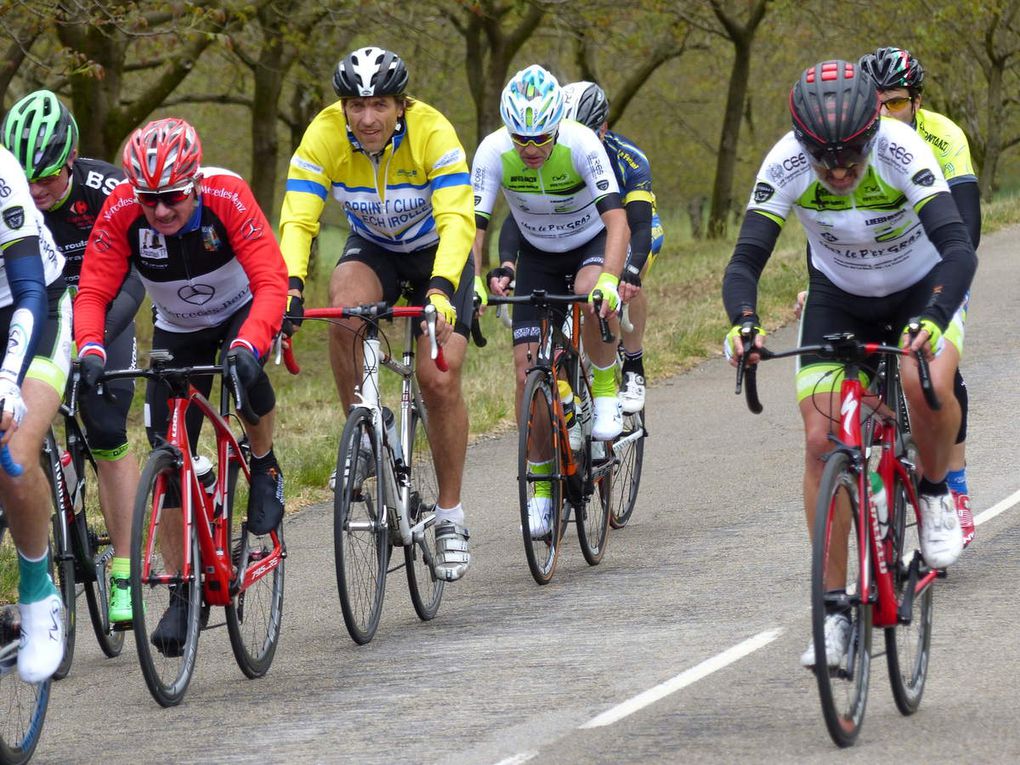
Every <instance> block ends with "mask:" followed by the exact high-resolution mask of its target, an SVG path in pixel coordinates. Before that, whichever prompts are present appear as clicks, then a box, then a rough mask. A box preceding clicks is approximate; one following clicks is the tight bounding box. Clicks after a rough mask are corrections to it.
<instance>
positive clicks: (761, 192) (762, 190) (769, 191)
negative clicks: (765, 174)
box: [754, 181, 776, 204]
mask: <svg viewBox="0 0 1020 765" xmlns="http://www.w3.org/2000/svg"><path fill="white" fill-rule="evenodd" d="M775 193H776V190H775V188H774V187H772V186H770V185H769V184H767V183H765V182H764V181H759V182H758V183H757V184H756V185H755V187H754V201H755V202H757V203H758V204H761V203H762V202H767V201H768V200H770V199H771V198H772V195H773V194H775Z"/></svg>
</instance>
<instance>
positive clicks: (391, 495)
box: [304, 302, 446, 645]
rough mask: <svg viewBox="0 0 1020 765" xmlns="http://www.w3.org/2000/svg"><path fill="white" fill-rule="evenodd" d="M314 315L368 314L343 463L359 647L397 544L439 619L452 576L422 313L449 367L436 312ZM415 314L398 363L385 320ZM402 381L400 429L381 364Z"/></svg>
mask: <svg viewBox="0 0 1020 765" xmlns="http://www.w3.org/2000/svg"><path fill="white" fill-rule="evenodd" d="M304 318H305V319H326V320H330V321H333V322H335V321H336V320H338V319H361V320H362V323H361V326H360V328H359V330H358V331H357V333H358V337H359V339H360V341H361V351H362V369H363V376H362V381H361V385H360V386H359V387H358V389H357V391H356V395H357V403H355V404H354V405H353V406H352V407H351V410H350V411H349V412H348V413H347V424H346V425H345V426H344V429H343V433H342V435H341V436H340V447H339V450H338V453H337V461H336V475H337V481H336V488H335V492H334V501H333V544H334V552H335V562H336V582H337V590H338V591H339V594H340V608H341V611H342V612H343V618H344V624H345V625H346V627H347V631H348V632H349V633H350V636H351V638H352V639H353V640H354V641H355V642H356V643H358V644H360V645H364V644H365V643H368V642H369V641H370V640H371V639H372V638H373V637H374V636H375V633H376V630H377V629H378V627H379V618H380V616H381V615H382V606H383V599H384V597H385V594H386V575H387V574H388V573H389V572H390V571H391V570H392V571H395V570H397V569H398V568H400V566H399V565H398V566H395V567H394V568H393V569H390V568H389V563H390V557H391V555H392V551H393V548H394V547H402V548H403V550H404V562H403V567H404V569H405V572H406V574H407V584H408V588H409V589H410V592H411V603H412V604H413V605H414V610H415V613H417V614H418V617H419V618H420V619H421V620H422V621H428V620H430V619H432V618H434V617H435V615H436V613H438V611H439V604H440V602H441V601H442V598H443V589H444V584H445V583H444V581H443V580H442V579H439V578H437V577H436V574H435V561H436V530H435V525H436V513H435V506H436V501H437V500H438V498H439V482H438V479H437V478H436V469H435V464H434V461H433V457H432V445H431V443H430V441H429V434H428V417H429V415H428V411H427V410H426V408H425V403H424V401H423V400H422V396H421V391H420V390H419V388H418V381H417V379H416V378H415V374H414V369H415V366H414V365H415V360H414V356H415V338H414V326H413V321H412V320H414V319H421V318H424V319H425V322H426V325H427V333H428V336H429V339H430V341H431V354H430V355H431V358H432V359H433V360H434V361H435V363H436V366H437V367H438V368H439V369H440V370H442V371H446V361H445V359H444V358H443V356H442V349H440V348H439V346H438V344H437V343H436V340H435V326H436V325H435V322H436V313H435V308H434V307H433V306H431V305H429V306H396V305H389V304H387V303H385V302H379V303H365V304H362V305H358V306H350V307H335V308H314V309H307V310H305V312H304ZM393 318H407V319H408V321H407V322H406V327H405V328H404V346H403V353H402V355H401V359H400V360H397V359H395V358H393V356H392V355H391V354H390V352H389V349H388V348H387V349H386V350H385V351H384V349H383V345H384V341H385V336H384V335H382V333H381V332H380V328H379V322H380V321H381V320H383V319H393ZM381 368H385V369H388V370H390V371H391V372H394V373H395V374H396V375H398V376H399V378H400V411H399V418H400V419H399V425H398V420H397V419H396V417H395V415H394V413H393V412H391V411H390V410H389V409H387V408H386V407H384V406H383V404H382V400H381V398H380V391H381V388H380V374H379V373H380V369H381Z"/></svg>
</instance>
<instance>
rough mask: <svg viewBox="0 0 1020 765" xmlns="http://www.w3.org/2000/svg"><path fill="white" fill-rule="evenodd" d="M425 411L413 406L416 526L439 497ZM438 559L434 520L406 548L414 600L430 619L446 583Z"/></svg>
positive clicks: (411, 509)
mask: <svg viewBox="0 0 1020 765" xmlns="http://www.w3.org/2000/svg"><path fill="white" fill-rule="evenodd" d="M424 415H425V412H424V410H422V411H420V412H419V409H418V402H417V400H416V401H415V403H414V405H413V407H412V409H411V417H412V421H411V436H412V441H411V475H410V485H411V488H410V492H409V498H408V503H407V521H408V523H409V524H410V525H411V527H412V528H413V527H414V526H416V525H417V524H419V523H421V522H422V520H423V519H424V518H427V517H428V516H429V514H431V513H434V512H435V509H436V502H437V500H438V499H439V480H438V479H437V478H436V466H435V463H434V462H433V460H432V444H431V442H430V441H429V434H428V430H427V428H426V423H427V419H426V417H425V416H424ZM435 558H436V524H435V519H434V518H433V522H431V523H429V524H428V525H427V526H426V527H425V528H424V529H422V532H421V541H420V542H419V541H418V540H417V539H416V540H415V542H414V544H412V545H410V546H409V547H405V548H404V565H405V568H406V569H407V586H408V588H410V590H411V603H412V604H413V605H414V611H415V613H416V614H418V618H419V619H421V620H422V621H425V622H427V621H428V620H429V619H432V618H433V617H435V615H436V613H437V612H438V611H439V603H440V601H442V599H443V587H444V585H445V582H443V580H442V579H437V578H436V576H435V573H434V572H433V570H432V562H433V561H435Z"/></svg>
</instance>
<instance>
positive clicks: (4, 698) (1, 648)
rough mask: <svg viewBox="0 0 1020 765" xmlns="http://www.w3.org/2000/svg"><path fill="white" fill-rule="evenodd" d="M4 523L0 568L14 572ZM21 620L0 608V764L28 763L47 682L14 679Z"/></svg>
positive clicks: (12, 607) (36, 739)
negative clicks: (27, 681)
mask: <svg viewBox="0 0 1020 765" xmlns="http://www.w3.org/2000/svg"><path fill="white" fill-rule="evenodd" d="M6 530H7V524H6V521H4V519H3V517H2V515H0V566H2V567H3V568H4V569H5V570H7V569H13V570H16V569H17V565H18V564H17V560H16V557H15V556H16V555H17V552H16V551H15V549H14V545H13V544H12V543H11V542H10V541H7V540H5V539H4V537H5V532H6ZM20 623H21V617H20V615H19V614H18V607H17V606H16V605H13V604H9V605H4V606H0V709H2V710H3V714H2V715H0V763H4V764H5V765H6V764H7V763H10V764H11V765H20V764H21V763H25V762H28V761H29V760H30V759H31V757H32V753H33V752H34V751H35V747H36V744H38V743H39V736H40V735H41V733H42V727H43V721H44V720H45V719H46V709H47V707H48V706H49V701H50V687H51V685H52V681H51V680H46V681H45V682H42V683H26V682H25V681H23V680H22V679H21V677H20V675H18V642H19V639H20Z"/></svg>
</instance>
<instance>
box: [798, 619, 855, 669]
mask: <svg viewBox="0 0 1020 765" xmlns="http://www.w3.org/2000/svg"><path fill="white" fill-rule="evenodd" d="M849 647H850V619H849V618H847V616H846V614H826V616H825V663H826V664H828V665H829V667H838V666H839V665H840V663H841V662H842V661H843V657H844V656H846V652H847V649H848V648H849ZM800 665H801V666H802V667H807V668H808V669H810V668H811V667H814V666H815V641H814V640H812V641H811V642H810V643H809V644H808V647H807V650H806V651H804V653H802V654H801V655H800Z"/></svg>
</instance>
